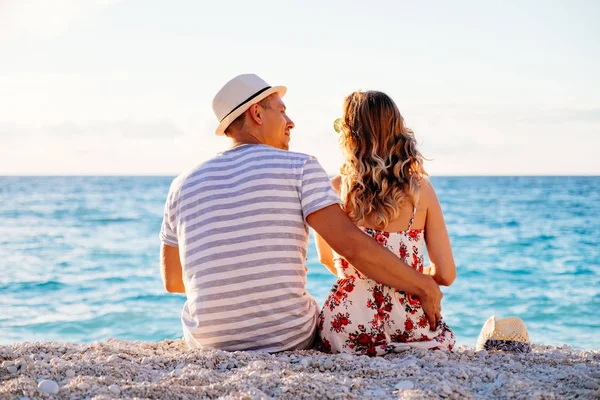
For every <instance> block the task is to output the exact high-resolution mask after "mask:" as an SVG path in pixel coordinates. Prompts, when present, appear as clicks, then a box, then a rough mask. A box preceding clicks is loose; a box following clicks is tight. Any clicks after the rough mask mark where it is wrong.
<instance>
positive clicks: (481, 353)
mask: <svg viewBox="0 0 600 400" xmlns="http://www.w3.org/2000/svg"><path fill="white" fill-rule="evenodd" d="M487 355H488V352H487V350H485V349H483V350H479V351H478V352H477V356H478V357H485V356H487Z"/></svg>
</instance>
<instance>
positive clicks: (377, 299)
mask: <svg viewBox="0 0 600 400" xmlns="http://www.w3.org/2000/svg"><path fill="white" fill-rule="evenodd" d="M373 297H374V298H375V304H377V307H381V305H382V304H383V300H385V298H384V296H383V292H381V290H374V291H373Z"/></svg>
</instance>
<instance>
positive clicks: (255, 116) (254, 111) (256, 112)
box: [248, 103, 262, 125]
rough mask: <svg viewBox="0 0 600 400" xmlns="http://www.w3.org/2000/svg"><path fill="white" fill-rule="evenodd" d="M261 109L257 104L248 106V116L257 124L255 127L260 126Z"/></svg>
mask: <svg viewBox="0 0 600 400" xmlns="http://www.w3.org/2000/svg"><path fill="white" fill-rule="evenodd" d="M261 113H262V108H261V107H260V105H259V104H258V103H256V104H252V105H251V106H250V108H249V109H248V114H249V115H250V118H252V120H253V121H254V122H255V123H256V124H257V125H262V114H261Z"/></svg>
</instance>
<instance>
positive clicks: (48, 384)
mask: <svg viewBox="0 0 600 400" xmlns="http://www.w3.org/2000/svg"><path fill="white" fill-rule="evenodd" d="M38 389H39V390H40V392H42V393H47V394H57V393H58V383H56V382H54V381H52V380H49V379H44V380H42V381H41V382H40V383H39V384H38Z"/></svg>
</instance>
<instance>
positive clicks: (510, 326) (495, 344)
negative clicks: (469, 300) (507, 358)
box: [475, 315, 531, 353]
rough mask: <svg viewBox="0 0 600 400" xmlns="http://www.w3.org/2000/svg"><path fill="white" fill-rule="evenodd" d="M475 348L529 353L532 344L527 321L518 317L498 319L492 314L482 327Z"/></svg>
mask: <svg viewBox="0 0 600 400" xmlns="http://www.w3.org/2000/svg"><path fill="white" fill-rule="evenodd" d="M475 349H476V350H483V349H485V350H488V351H498V350H504V351H512V352H516V353H529V352H530V351H531V346H530V344H529V334H528V333H527V327H525V322H523V321H522V320H521V319H519V318H517V317H510V318H504V319H498V318H497V317H496V316H495V315H493V316H491V317H490V318H489V319H488V320H487V321H485V324H483V328H481V333H480V334H479V338H478V339H477V346H476V348H475Z"/></svg>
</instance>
